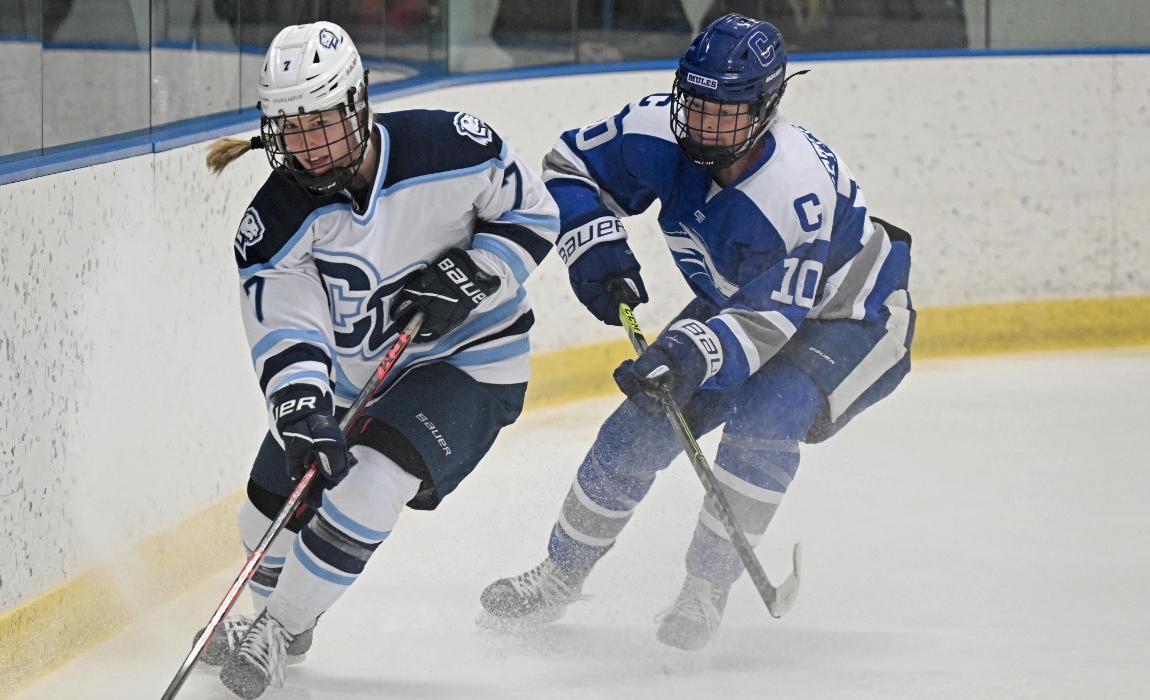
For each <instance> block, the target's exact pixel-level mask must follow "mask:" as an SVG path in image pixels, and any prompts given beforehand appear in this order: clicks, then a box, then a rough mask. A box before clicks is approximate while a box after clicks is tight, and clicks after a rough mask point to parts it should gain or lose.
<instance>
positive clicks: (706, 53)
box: [671, 13, 787, 168]
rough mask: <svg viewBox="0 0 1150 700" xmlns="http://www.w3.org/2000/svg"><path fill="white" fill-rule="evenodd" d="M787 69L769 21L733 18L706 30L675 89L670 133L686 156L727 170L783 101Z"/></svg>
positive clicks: (688, 54) (780, 43) (686, 60)
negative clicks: (721, 126) (723, 119)
mask: <svg viewBox="0 0 1150 700" xmlns="http://www.w3.org/2000/svg"><path fill="white" fill-rule="evenodd" d="M786 69H787V53H786V48H785V47H784V46H783V36H782V34H780V33H779V30H778V29H776V28H775V27H774V25H772V24H771V23H770V22H763V21H760V20H756V19H751V18H750V17H745V16H743V15H739V14H734V13H732V14H729V15H726V16H725V17H720V18H719V19H717V20H715V21H714V22H712V23H711V24H710V25H709V26H708V27H707V28H706V29H704V30H703V31H702V33H700V34H699V36H697V37H695V40H694V41H693V42H691V46H690V47H689V48H688V49H687V52H686V53H684V54H683V57H682V58H681V59H680V60H679V69H678V70H677V71H676V72H675V84H674V87H673V88H672V95H673V97H674V103H673V105H672V109H671V130H672V131H673V132H674V134H675V139H676V140H677V141H678V142H679V146H680V147H681V148H682V149H683V151H684V153H686V154H687V157H688V158H690V159H691V161H693V162H694V163H696V164H698V165H703V166H706V167H709V168H725V167H727V166H728V165H730V164H732V163H734V162H735V161H736V160H738V159H739V157H740V156H742V155H743V154H745V153H747V152H748V151H750V149H751V147H752V146H754V145H755V143H757V142H758V140H759V139H760V138H762V136H763V134H764V133H766V130H767V127H768V126H769V125H770V118H771V115H772V114H773V113H774V110H775V108H776V107H777V106H778V103H779V99H780V98H781V97H782V96H783V90H784V85H785V82H786V75H785V74H786ZM720 116H722V117H727V119H725V121H724V125H725V126H726V127H727V128H723V129H720V128H719V126H720V125H719V123H718V122H719V119H718V118H719V117H720Z"/></svg>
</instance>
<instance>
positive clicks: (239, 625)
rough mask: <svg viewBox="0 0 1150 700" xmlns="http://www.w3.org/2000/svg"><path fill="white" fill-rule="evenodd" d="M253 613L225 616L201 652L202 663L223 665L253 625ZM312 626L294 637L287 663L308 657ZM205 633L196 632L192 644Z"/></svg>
mask: <svg viewBox="0 0 1150 700" xmlns="http://www.w3.org/2000/svg"><path fill="white" fill-rule="evenodd" d="M253 619H254V618H253V617H252V616H251V615H229V616H228V617H225V618H224V619H223V620H222V621H220V624H219V626H218V627H216V633H215V634H213V635H212V638H211V639H209V640H208V643H207V644H206V645H205V646H204V650H203V651H202V652H200V663H202V664H204V665H206V666H223V665H224V662H225V661H227V660H228V657H229V656H231V655H232V652H233V651H235V650H236V647H238V646H239V645H240V640H241V639H243V638H244V634H245V633H246V632H247V631H248V628H249V627H251V626H252V620H253ZM314 629H315V628H314V627H313V628H311V629H310V630H307V631H306V632H301V633H300V634H297V635H296V636H295V638H294V639H292V642H291V644H289V645H288V648H287V663H288V665H289V666H291V665H294V664H298V663H302V662H303V661H304V659H306V658H307V651H308V649H311V639H312V630H314ZM203 633H204V630H203V629H202V628H201V629H200V631H199V632H196V636H195V637H194V638H192V644H195V643H196V640H198V639H199V638H200V635H202V634H203Z"/></svg>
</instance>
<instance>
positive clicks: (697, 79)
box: [687, 73, 719, 90]
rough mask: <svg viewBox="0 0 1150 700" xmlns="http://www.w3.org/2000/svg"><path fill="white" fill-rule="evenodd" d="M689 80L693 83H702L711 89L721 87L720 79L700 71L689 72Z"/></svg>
mask: <svg viewBox="0 0 1150 700" xmlns="http://www.w3.org/2000/svg"><path fill="white" fill-rule="evenodd" d="M687 82H688V83H691V84H692V85H702V86H703V87H705V88H710V89H711V90H714V89H716V88H717V87H719V81H718V80H715V79H714V78H708V77H706V76H703V75H699V74H698V73H687Z"/></svg>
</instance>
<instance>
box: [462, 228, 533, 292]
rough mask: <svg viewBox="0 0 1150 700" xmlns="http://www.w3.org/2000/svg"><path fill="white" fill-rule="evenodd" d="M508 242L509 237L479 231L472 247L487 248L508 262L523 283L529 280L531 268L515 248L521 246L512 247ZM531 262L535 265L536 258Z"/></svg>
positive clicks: (489, 251)
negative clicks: (528, 267)
mask: <svg viewBox="0 0 1150 700" xmlns="http://www.w3.org/2000/svg"><path fill="white" fill-rule="evenodd" d="M507 243H508V239H506V238H503V239H500V238H498V237H496V236H495V235H493V234H488V233H477V234H475V238H474V239H473V240H472V241H471V247H472V248H473V249H475V250H485V251H487V252H488V253H491V254H492V255H494V256H496V257H498V258H499V259H500V260H502V261H503V262H505V263H507V266H508V267H510V268H511V273H512V274H513V275H515V281H516V282H518V283H519V284H523V283H524V282H526V281H527V276H528V275H529V274H530V270H528V269H527V265H526V263H524V261H523V258H522V257H521V253H519V252H516V250H515V249H516V248H520V249H521V246H518V245H516V246H514V247H512V246H510V245H507ZM531 263H532V264H531V266H532V267H534V266H535V260H534V259H533V258H532V260H531Z"/></svg>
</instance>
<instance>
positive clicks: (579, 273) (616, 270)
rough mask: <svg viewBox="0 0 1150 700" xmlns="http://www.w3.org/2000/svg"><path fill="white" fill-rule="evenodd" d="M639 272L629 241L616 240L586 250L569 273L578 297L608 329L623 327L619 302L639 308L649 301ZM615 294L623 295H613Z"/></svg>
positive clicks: (572, 287)
mask: <svg viewBox="0 0 1150 700" xmlns="http://www.w3.org/2000/svg"><path fill="white" fill-rule="evenodd" d="M639 269H640V266H639V261H638V260H636V259H635V254H634V253H632V252H631V247H630V246H628V245H627V242H626V241H621V240H616V241H604V242H602V243H599V244H598V245H595V246H594V247H592V248H589V249H587V250H586V251H584V252H583V254H582V255H580V256H579V258H578V259H576V260H575V262H573V263H571V267H569V268H568V270H567V273H568V275H569V276H570V278H571V289H572V290H574V292H575V296H576V297H578V299H579V301H580V302H582V304H583V306H586V307H587V310H588V311H590V312H591V314H592V315H594V316H595V318H597V319H599V320H600V321H602V322H603V323H606V324H607V325H608V326H621V325H623V324H622V323H621V322H620V321H619V306H618V302H619V301H624V302H626V303H627V304H629V305H631V306H638V305H639V304H642V303H643V302H645V301H647V300H648V299H647V289H646V287H644V286H643V278H642V277H640V276H639ZM613 292H621V293H616V294H614V295H613ZM613 296H618V297H619V298H618V299H615V298H613Z"/></svg>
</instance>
